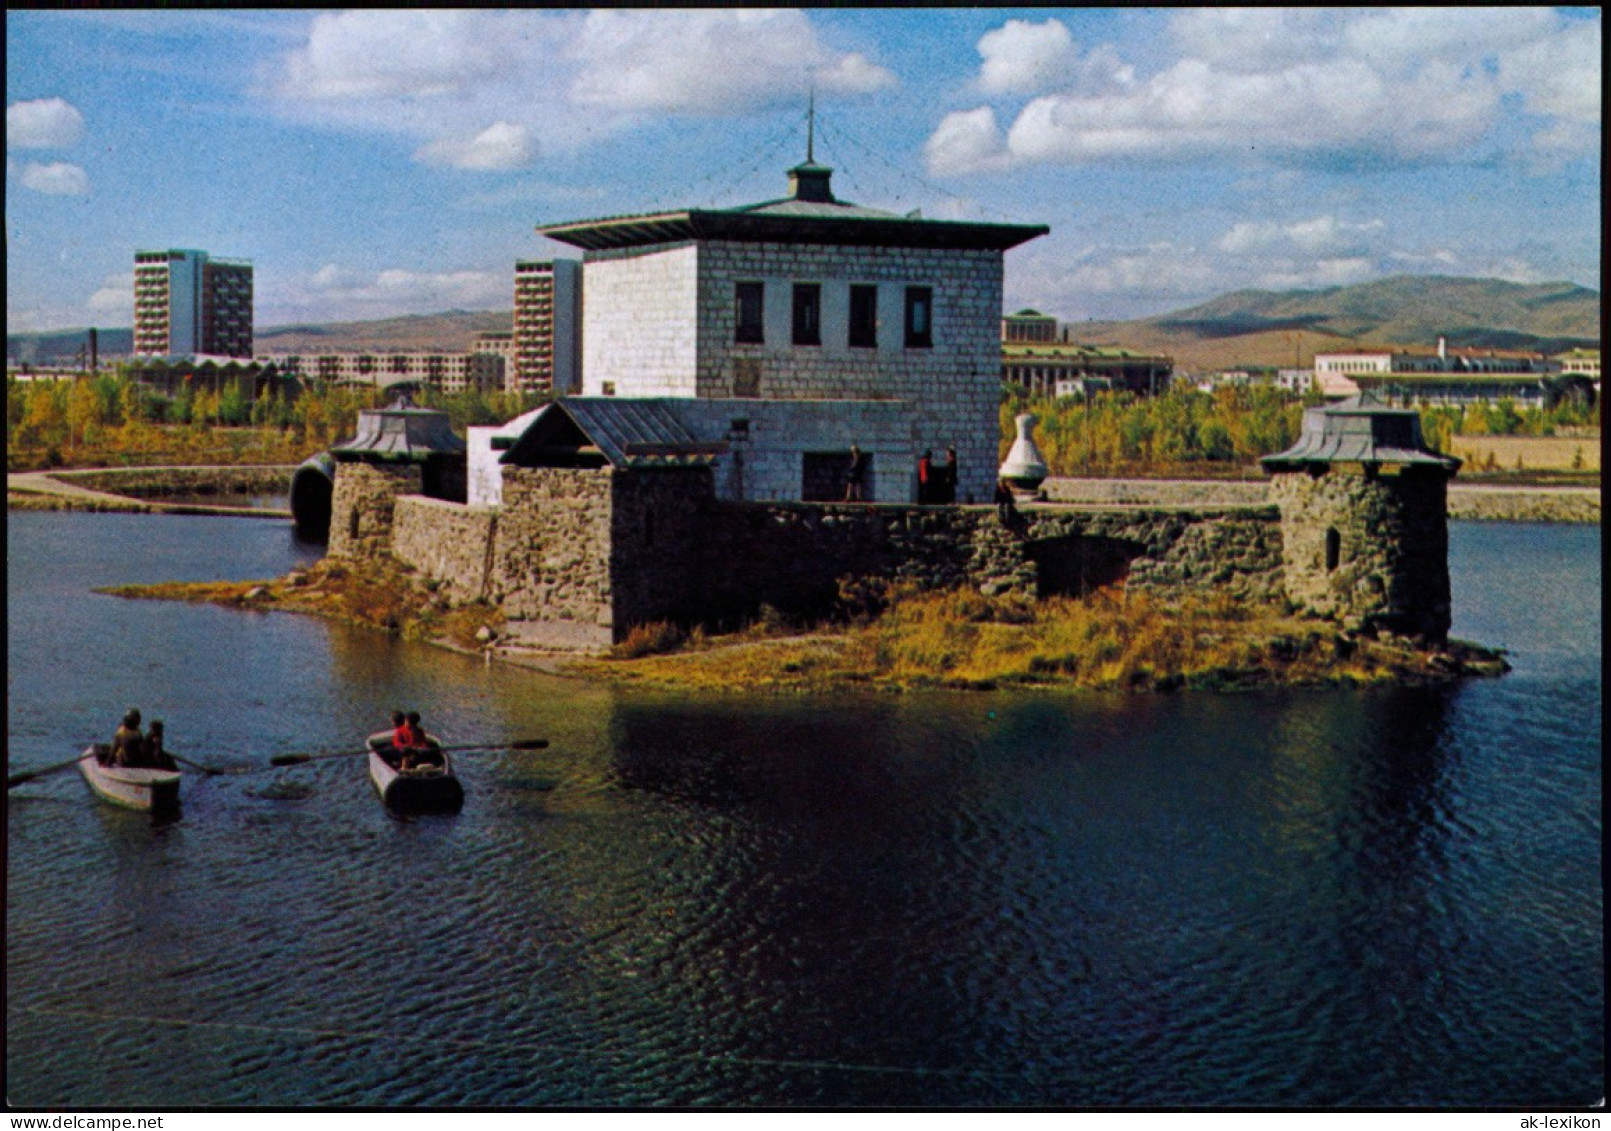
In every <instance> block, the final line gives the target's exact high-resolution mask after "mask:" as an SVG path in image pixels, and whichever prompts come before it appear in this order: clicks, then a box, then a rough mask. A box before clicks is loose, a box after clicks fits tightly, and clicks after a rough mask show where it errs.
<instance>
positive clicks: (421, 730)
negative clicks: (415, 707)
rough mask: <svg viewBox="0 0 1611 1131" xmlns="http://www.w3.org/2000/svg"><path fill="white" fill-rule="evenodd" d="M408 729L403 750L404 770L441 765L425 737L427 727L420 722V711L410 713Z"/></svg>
mask: <svg viewBox="0 0 1611 1131" xmlns="http://www.w3.org/2000/svg"><path fill="white" fill-rule="evenodd" d="M407 727H408V736H407V745H406V746H404V747H403V748H402V754H403V762H402V766H403V769H405V770H411V769H413V768H414V767H416V766H435V765H440V763H441V759H440V758H439V757H438V756H437V755H436V754H435V752H434V751H432V750H431V742H430V739H428V738H426V737H425V727H424V726H423V725H422V724H421V722H420V713H419V712H418V711H410V712H409V713H408V720H407Z"/></svg>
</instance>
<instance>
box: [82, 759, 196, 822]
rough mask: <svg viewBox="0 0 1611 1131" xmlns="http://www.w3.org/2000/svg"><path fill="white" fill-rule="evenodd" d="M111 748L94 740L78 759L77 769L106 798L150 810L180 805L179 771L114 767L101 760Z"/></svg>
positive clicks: (158, 811)
mask: <svg viewBox="0 0 1611 1131" xmlns="http://www.w3.org/2000/svg"><path fill="white" fill-rule="evenodd" d="M109 750H110V747H108V746H106V745H104V744H101V743H95V744H93V745H91V746H90V747H89V748H88V749H86V750H85V751H84V754H83V756H82V757H81V758H79V760H78V771H79V773H81V774H83V775H84V780H85V781H86V782H88V783H89V787H90V789H92V790H93V791H94V792H95V795H96V796H97V797H99V798H101V800H103V801H110V802H111V803H112V804H113V805H121V806H122V807H123V808H125V809H139V810H141V811H142V812H147V813H169V812H173V811H174V810H177V809H178V808H179V779H180V778H181V777H182V776H183V774H181V773H180V771H178V770H159V769H152V768H148V767H144V766H141V767H131V766H113V765H109V764H107V763H105V762H102V761H101V758H102V756H103V755H104V754H105V753H106V752H108V751H109Z"/></svg>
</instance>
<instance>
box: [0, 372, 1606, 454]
mask: <svg viewBox="0 0 1611 1131" xmlns="http://www.w3.org/2000/svg"><path fill="white" fill-rule="evenodd" d="M250 388H251V386H250V385H249V384H247V383H243V382H242V381H239V380H236V379H232V378H229V377H225V378H223V379H222V380H220V381H219V382H217V383H216V384H214V383H212V382H208V381H187V382H183V383H181V384H180V385H179V386H178V387H177V388H176V389H175V390H174V392H173V393H171V394H169V393H164V392H162V391H160V390H159V389H157V388H156V387H154V386H152V385H151V384H149V383H147V382H144V381H141V380H139V379H138V378H137V377H136V376H134V375H133V374H131V373H128V372H112V373H102V374H97V375H84V376H80V377H78V378H74V379H62V380H54V381H52V380H28V381H24V380H18V379H17V378H16V377H8V378H7V381H6V460H7V467H8V468H9V469H11V470H28V469H30V468H39V467H61V466H89V465H97V464H111V465H118V464H150V463H160V462H177V463H185V462H192V463H240V462H264V463H297V462H300V461H301V460H303V459H306V458H307V457H308V456H309V455H312V454H313V453H315V452H318V451H322V450H324V449H325V448H328V447H330V446H331V445H332V444H336V443H339V442H340V441H342V440H343V439H347V438H349V437H351V436H353V435H354V434H355V433H356V431H357V425H358V413H359V412H360V411H361V410H363V409H366V408H374V407H377V406H379V405H381V404H383V403H384V402H385V401H386V400H387V399H388V398H389V397H390V396H391V395H392V394H391V393H389V392H387V391H384V390H381V389H379V388H373V387H363V386H357V387H355V386H350V385H336V384H331V383H327V382H318V381H316V382H313V383H312V384H309V385H307V386H305V387H303V386H296V385H291V384H278V383H273V382H270V383H266V384H265V385H264V386H263V388H262V389H261V391H260V392H259V393H258V394H257V395H256V396H255V397H254V396H252V395H251V393H250ZM545 399H546V395H544V394H532V393H525V394H515V393H505V392H481V391H477V390H467V391H464V392H458V393H446V392H442V391H440V390H435V389H429V388H427V389H425V390H424V391H423V392H421V393H420V394H419V401H420V403H421V404H424V405H426V406H428V407H432V408H439V409H442V410H443V411H445V412H447V414H448V418H449V420H450V421H451V423H452V425H453V427H454V428H456V429H458V430H459V431H460V432H461V433H462V432H463V430H464V429H465V428H466V427H468V426H469V425H472V424H476V425H482V424H502V423H503V422H505V421H507V420H510V419H512V418H513V417H515V416H519V415H520V414H521V413H524V412H529V411H530V410H531V409H533V408H535V407H537V406H538V405H539V404H541V403H542V402H543V401H544V400H545ZM1316 403H1319V398H1318V394H1313V393H1311V394H1308V395H1307V396H1304V397H1300V396H1298V395H1296V394H1293V393H1290V392H1287V391H1285V390H1282V389H1279V388H1276V387H1275V386H1271V385H1241V386H1229V387H1225V388H1221V389H1217V390H1215V391H1213V392H1211V393H1209V392H1202V391H1200V390H1197V389H1192V388H1187V387H1185V386H1177V387H1173V388H1171V389H1170V390H1169V391H1168V392H1166V393H1164V394H1163V395H1161V396H1156V397H1139V396H1136V395H1134V394H1131V393H1126V392H1098V393H1095V394H1094V395H1093V396H1092V397H1091V398H1090V399H1089V401H1088V402H1087V401H1084V400H1081V399H1079V398H1074V397H1063V398H1055V399H1054V398H1049V397H1037V396H1031V395H1030V394H1029V393H1028V392H1026V391H1025V390H1024V389H1023V388H1021V387H1020V386H1017V385H1008V384H1004V385H1003V386H1002V392H1001V411H1000V425H1001V449H1000V450H1001V458H1003V459H1005V458H1006V453H1007V450H1008V448H1010V447H1011V445H1012V441H1013V438H1014V436H1015V435H1016V430H1015V427H1014V424H1013V418H1014V417H1015V416H1017V415H1018V414H1019V413H1022V412H1031V413H1034V414H1035V416H1036V417H1037V418H1038V420H1039V423H1038V424H1037V426H1036V430H1035V440H1036V443H1037V444H1038V446H1039V447H1040V450H1041V452H1042V453H1043V454H1044V455H1045V457H1046V461H1047V463H1048V465H1049V466H1050V467H1051V471H1052V474H1053V475H1159V474H1188V475H1190V474H1205V473H1206V474H1214V473H1236V472H1238V471H1241V470H1244V469H1248V468H1249V467H1250V466H1251V465H1252V464H1253V462H1254V461H1255V460H1257V459H1258V457H1260V456H1263V455H1269V454H1271V453H1273V452H1279V451H1283V450H1284V449H1286V448H1289V447H1291V446H1292V444H1293V443H1294V442H1295V441H1296V440H1297V437H1298V432H1299V429H1300V428H1301V426H1302V420H1303V410H1304V408H1305V407H1307V406H1308V405H1310V404H1316ZM1421 423H1422V429H1423V431H1424V433H1425V436H1426V440H1427V443H1428V444H1430V445H1431V446H1432V447H1434V448H1437V449H1439V450H1442V451H1448V450H1450V447H1451V441H1452V439H1453V437H1454V436H1456V435H1461V434H1463V435H1468V436H1470V435H1489V436H1550V435H1554V434H1555V433H1556V430H1557V429H1559V428H1562V427H1567V426H1581V425H1597V424H1598V423H1599V409H1598V407H1597V406H1590V405H1586V404H1584V403H1582V402H1579V401H1575V400H1570V399H1567V400H1563V401H1561V402H1560V403H1559V404H1557V405H1556V406H1554V407H1551V408H1539V407H1530V406H1529V407H1518V406H1517V405H1516V404H1514V403H1513V402H1510V401H1500V402H1499V403H1497V404H1493V405H1481V404H1473V405H1466V406H1463V407H1452V406H1448V407H1442V406H1440V407H1432V406H1423V407H1422V408H1421Z"/></svg>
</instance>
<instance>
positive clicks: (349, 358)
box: [258, 350, 505, 393]
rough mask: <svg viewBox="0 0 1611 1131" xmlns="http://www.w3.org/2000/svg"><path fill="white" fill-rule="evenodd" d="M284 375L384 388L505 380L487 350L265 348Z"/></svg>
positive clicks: (495, 385) (486, 386) (444, 387)
mask: <svg viewBox="0 0 1611 1131" xmlns="http://www.w3.org/2000/svg"><path fill="white" fill-rule="evenodd" d="M258 360H259V361H262V362H264V363H266V364H267V363H271V364H273V365H274V367H275V368H276V369H277V370H278V371H279V372H280V373H281V374H283V375H284V376H285V377H287V378H295V379H297V380H300V381H302V382H304V383H307V382H313V381H323V382H326V383H329V384H337V385H373V386H375V387H377V388H382V389H389V388H392V387H393V386H397V385H408V386H412V387H414V388H420V389H435V390H438V391H440V392H444V393H462V392H464V391H466V390H469V389H474V390H476V391H478V392H496V391H501V390H502V389H503V388H504V385H505V378H504V357H503V355H502V354H498V353H491V352H474V351H472V352H470V353H443V352H441V351H432V350H407V351H403V350H399V351H389V352H373V353H366V352H349V353H317V354H305V353H304V354H296V353H279V354H267V355H265V356H263V357H261V358H259V359H258Z"/></svg>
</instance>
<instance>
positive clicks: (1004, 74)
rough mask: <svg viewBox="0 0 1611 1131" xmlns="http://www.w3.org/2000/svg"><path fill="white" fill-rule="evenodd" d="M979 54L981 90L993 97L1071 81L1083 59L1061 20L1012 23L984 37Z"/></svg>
mask: <svg viewBox="0 0 1611 1131" xmlns="http://www.w3.org/2000/svg"><path fill="white" fill-rule="evenodd" d="M979 54H980V56H982V57H983V59H984V63H983V65H982V66H981V67H980V68H979V88H980V89H981V90H983V91H985V92H987V93H992V94H999V93H1008V94H1011V93H1022V92H1025V91H1035V90H1046V89H1048V88H1049V87H1052V86H1054V85H1056V84H1057V83H1058V81H1059V80H1062V79H1066V78H1069V77H1070V76H1071V75H1072V72H1073V70H1074V65H1075V63H1076V62H1077V61H1078V59H1079V52H1078V51H1077V50H1076V49H1075V47H1074V37H1073V36H1072V35H1070V34H1069V30H1068V27H1067V26H1066V25H1064V23H1063V22H1062V21H1061V20H1047V21H1046V22H1045V23H1043V24H1032V23H1029V22H1027V21H1025V20H1008V21H1007V22H1006V23H1005V24H1003V25H1002V26H1001V27H999V28H996V29H995V30H994V31H988V32H986V33H985V34H984V35H983V36H981V37H980V39H979Z"/></svg>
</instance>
